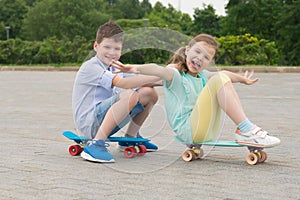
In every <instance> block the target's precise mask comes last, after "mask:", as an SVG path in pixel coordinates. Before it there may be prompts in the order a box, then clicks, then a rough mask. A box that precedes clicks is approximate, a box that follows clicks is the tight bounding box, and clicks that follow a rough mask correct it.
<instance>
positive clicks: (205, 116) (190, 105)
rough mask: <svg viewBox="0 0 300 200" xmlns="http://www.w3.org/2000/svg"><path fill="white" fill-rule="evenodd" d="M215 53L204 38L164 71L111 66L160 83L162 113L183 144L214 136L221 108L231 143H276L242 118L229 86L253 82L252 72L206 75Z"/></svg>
mask: <svg viewBox="0 0 300 200" xmlns="http://www.w3.org/2000/svg"><path fill="white" fill-rule="evenodd" d="M217 52H218V43H217V41H216V40H215V39H214V38H213V37H212V36H211V35H207V34H200V35H198V36H196V37H195V38H194V39H192V40H191V41H190V42H189V44H188V46H186V47H182V48H180V49H178V50H177V51H176V52H175V54H174V55H173V56H172V58H171V60H170V64H169V65H168V66H167V67H161V66H158V65H156V64H144V65H123V64H122V63H120V62H117V61H113V62H112V64H111V65H112V66H113V67H115V68H118V69H119V70H120V71H122V72H127V73H140V74H145V75H154V76H158V77H160V78H161V79H162V80H164V91H165V102H166V112H167V117H168V121H169V124H170V126H171V127H172V129H173V131H174V132H175V133H176V137H177V138H178V139H179V140H180V141H181V142H182V143H185V144H192V143H199V142H204V141H209V140H214V139H216V138H217V134H218V132H219V125H220V119H221V109H222V110H223V111H224V112H225V113H226V114H227V115H228V116H229V117H230V119H231V120H232V121H233V122H234V123H235V124H236V125H237V129H236V134H235V135H236V141H237V142H238V143H240V144H247V145H251V146H256V147H271V146H276V145H278V144H279V143H280V140H279V139H278V138H276V137H274V136H270V135H269V134H268V132H266V131H265V130H263V129H261V128H260V127H258V126H256V125H255V124H253V123H252V122H251V121H250V120H249V119H248V118H247V116H246V115H245V113H244V110H243V108H242V105H241V103H240V99H239V97H238V95H237V93H236V91H235V89H234V87H233V85H232V83H236V82H239V83H243V84H247V85H251V84H254V83H256V82H257V81H258V78H255V79H252V75H253V72H252V73H250V74H248V72H246V73H245V75H244V76H240V75H238V74H235V73H232V72H229V71H222V72H209V71H207V70H206V69H207V68H208V67H209V66H210V65H211V64H212V63H213V61H214V58H215V56H216V54H217Z"/></svg>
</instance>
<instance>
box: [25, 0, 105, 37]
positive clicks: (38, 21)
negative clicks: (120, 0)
mask: <svg viewBox="0 0 300 200" xmlns="http://www.w3.org/2000/svg"><path fill="white" fill-rule="evenodd" d="M106 6H107V3H106V2H104V1H103V0H85V1H78V0H64V1H61V0H42V1H39V2H38V3H36V5H35V6H34V7H33V8H31V9H30V10H29V12H28V14H27V16H26V18H25V20H24V26H23V34H22V35H20V37H22V38H24V39H27V40H40V41H41V40H43V39H46V38H48V37H57V38H58V39H66V38H67V39H70V40H72V38H74V37H75V36H76V35H79V36H85V37H86V38H87V39H91V38H94V37H95V34H96V31H97V28H98V26H99V25H100V24H103V23H104V22H106V21H107V20H108V19H109V18H110V16H109V15H107V14H105V13H103V12H101V10H105V8H106Z"/></svg>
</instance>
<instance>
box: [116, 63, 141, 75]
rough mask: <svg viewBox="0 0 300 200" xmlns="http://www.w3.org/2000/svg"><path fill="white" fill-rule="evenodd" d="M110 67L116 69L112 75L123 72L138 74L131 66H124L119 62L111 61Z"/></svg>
mask: <svg viewBox="0 0 300 200" xmlns="http://www.w3.org/2000/svg"><path fill="white" fill-rule="evenodd" d="M110 66H112V67H114V68H116V69H118V71H115V72H113V73H114V74H117V73H120V72H125V73H131V74H139V71H137V70H136V68H135V67H134V66H132V65H124V64H123V63H121V62H120V61H116V60H113V61H112V62H111V63H110Z"/></svg>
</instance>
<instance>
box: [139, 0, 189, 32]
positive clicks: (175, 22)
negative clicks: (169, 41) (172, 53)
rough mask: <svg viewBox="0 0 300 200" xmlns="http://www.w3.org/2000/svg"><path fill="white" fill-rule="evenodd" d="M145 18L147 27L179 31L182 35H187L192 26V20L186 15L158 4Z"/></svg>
mask: <svg viewBox="0 0 300 200" xmlns="http://www.w3.org/2000/svg"><path fill="white" fill-rule="evenodd" d="M145 18H148V19H149V26H152V27H160V28H168V29H172V30H176V31H180V32H182V33H183V34H189V33H190V26H191V25H192V19H191V18H190V16H189V15H188V14H184V13H182V12H180V11H177V10H176V9H175V8H174V7H173V6H172V5H170V4H169V6H168V8H166V7H164V6H163V5H162V4H161V3H160V2H157V3H156V4H155V6H154V7H153V9H152V12H151V13H150V14H148V15H145Z"/></svg>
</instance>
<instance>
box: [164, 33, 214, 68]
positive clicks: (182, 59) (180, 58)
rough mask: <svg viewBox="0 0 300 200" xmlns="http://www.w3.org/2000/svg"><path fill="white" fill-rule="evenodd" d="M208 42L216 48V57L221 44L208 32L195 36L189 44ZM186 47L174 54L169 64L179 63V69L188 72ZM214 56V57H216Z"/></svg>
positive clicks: (190, 45)
mask: <svg viewBox="0 0 300 200" xmlns="http://www.w3.org/2000/svg"><path fill="white" fill-rule="evenodd" d="M201 41H202V42H206V43H207V44H208V45H209V46H211V47H212V48H213V49H214V50H215V55H214V58H215V57H216V55H217V53H218V49H219V44H218V42H217V41H216V40H215V38H214V37H213V36H211V35H208V34H199V35H197V36H196V37H194V38H193V39H192V40H191V41H190V42H189V44H188V46H189V47H192V46H193V45H194V44H196V43H197V42H201ZM185 50H186V47H181V48H179V49H178V50H177V51H176V52H175V53H174V54H173V56H172V57H171V58H170V60H169V64H177V65H178V67H179V71H180V72H181V73H182V72H187V71H188V68H187V66H186V55H185ZM214 58H213V59H214Z"/></svg>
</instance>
